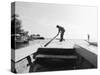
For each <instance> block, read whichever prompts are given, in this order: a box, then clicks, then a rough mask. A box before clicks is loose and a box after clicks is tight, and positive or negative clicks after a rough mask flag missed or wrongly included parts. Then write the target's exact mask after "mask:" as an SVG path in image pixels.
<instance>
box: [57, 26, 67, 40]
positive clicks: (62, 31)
mask: <svg viewBox="0 0 100 75" xmlns="http://www.w3.org/2000/svg"><path fill="white" fill-rule="evenodd" d="M56 27H57V28H58V34H57V35H59V33H60V42H62V41H64V38H63V36H64V32H65V29H64V28H63V27H61V26H59V25H57V26H56Z"/></svg>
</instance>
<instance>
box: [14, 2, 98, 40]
mask: <svg viewBox="0 0 100 75" xmlns="http://www.w3.org/2000/svg"><path fill="white" fill-rule="evenodd" d="M15 8H16V9H15V13H16V14H18V15H19V16H20V19H21V21H22V28H23V29H24V30H25V31H29V35H31V34H40V35H41V36H44V37H47V38H53V37H54V36H55V35H56V34H57V32H58V29H57V28H56V25H60V26H63V27H64V28H65V30H66V32H65V35H64V38H65V39H86V38H87V34H90V39H94V40H97V8H96V7H93V6H79V5H67V4H47V3H33V2H16V6H15ZM58 37H59V36H58Z"/></svg>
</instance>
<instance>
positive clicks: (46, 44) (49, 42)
mask: <svg viewBox="0 0 100 75" xmlns="http://www.w3.org/2000/svg"><path fill="white" fill-rule="evenodd" d="M57 36H58V34H57V35H56V36H55V37H53V38H52V39H51V40H50V41H49V42H48V43H46V44H45V45H44V47H46V46H47V45H48V44H49V43H51V42H52V41H53V40H54V39H55V38H56V37H57Z"/></svg>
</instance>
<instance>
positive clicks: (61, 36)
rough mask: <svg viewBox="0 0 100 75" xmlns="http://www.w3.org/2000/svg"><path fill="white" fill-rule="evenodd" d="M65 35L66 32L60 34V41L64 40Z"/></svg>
mask: <svg viewBox="0 0 100 75" xmlns="http://www.w3.org/2000/svg"><path fill="white" fill-rule="evenodd" d="M63 36H64V32H62V33H61V35H60V41H63Z"/></svg>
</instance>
